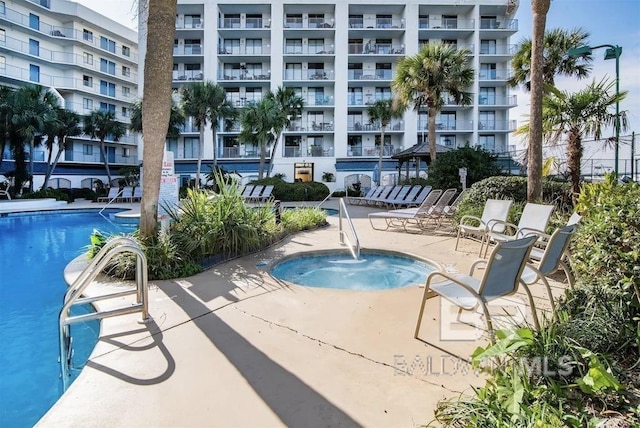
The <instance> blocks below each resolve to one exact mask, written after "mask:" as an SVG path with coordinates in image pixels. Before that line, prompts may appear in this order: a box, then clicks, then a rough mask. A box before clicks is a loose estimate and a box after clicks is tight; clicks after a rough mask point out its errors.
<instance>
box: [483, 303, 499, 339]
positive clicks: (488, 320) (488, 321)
mask: <svg viewBox="0 0 640 428" xmlns="http://www.w3.org/2000/svg"><path fill="white" fill-rule="evenodd" d="M480 306H482V312H484V322H485V323H486V324H487V331H488V332H489V341H490V342H491V344H494V343H495V341H496V334H495V332H494V331H493V323H492V322H491V315H489V308H487V302H486V301H484V299H482V300H480Z"/></svg>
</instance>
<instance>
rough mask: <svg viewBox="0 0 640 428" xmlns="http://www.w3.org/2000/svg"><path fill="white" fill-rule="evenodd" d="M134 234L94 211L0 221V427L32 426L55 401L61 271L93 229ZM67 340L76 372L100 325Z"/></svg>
mask: <svg viewBox="0 0 640 428" xmlns="http://www.w3.org/2000/svg"><path fill="white" fill-rule="evenodd" d="M113 212H114V211H111V212H110V213H113ZM105 213H106V211H105ZM133 228H134V226H132V225H123V224H115V223H114V222H112V221H109V220H107V219H105V218H104V217H102V216H101V215H99V214H98V211H97V210H82V211H54V212H46V213H45V212H39V213H26V214H2V215H1V216H0V343H1V344H2V352H0V366H1V367H2V375H1V376H2V377H1V378H0V426H7V427H30V426H33V425H34V424H35V423H36V422H37V421H38V420H39V419H40V418H41V417H42V416H43V415H44V414H45V413H46V412H47V410H49V408H50V407H51V406H52V405H53V404H54V403H55V402H56V401H57V400H58V398H59V397H60V394H61V390H60V379H59V375H60V366H59V364H58V313H59V311H60V308H61V307H62V299H63V296H64V293H65V291H66V287H67V286H66V283H65V281H64V278H63V271H64V268H65V266H66V265H67V264H68V263H69V262H70V261H71V260H73V259H74V258H75V257H77V256H78V255H80V254H81V253H83V252H84V248H85V247H86V246H87V245H88V244H89V235H90V234H91V232H92V231H93V230H94V229H98V230H100V231H103V232H105V233H117V232H128V231H132V230H133ZM90 310H91V309H90V308H88V307H84V308H79V309H78V312H74V313H81V312H87V311H90ZM72 334H73V344H74V359H73V362H74V366H82V365H83V364H84V362H85V361H86V360H87V358H88V357H89V355H90V353H91V351H92V350H93V347H94V346H95V343H96V341H97V338H98V334H99V322H98V321H93V322H90V323H82V324H78V325H74V326H73V327H72ZM74 372H75V373H74V377H75V376H77V373H78V371H77V370H76V371H74Z"/></svg>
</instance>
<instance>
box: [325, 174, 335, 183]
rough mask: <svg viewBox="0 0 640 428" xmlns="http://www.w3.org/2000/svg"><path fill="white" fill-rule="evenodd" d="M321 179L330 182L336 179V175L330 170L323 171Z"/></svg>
mask: <svg viewBox="0 0 640 428" xmlns="http://www.w3.org/2000/svg"><path fill="white" fill-rule="evenodd" d="M322 181H324V182H325V183H332V182H334V181H336V176H335V175H334V174H333V173H332V172H323V173H322Z"/></svg>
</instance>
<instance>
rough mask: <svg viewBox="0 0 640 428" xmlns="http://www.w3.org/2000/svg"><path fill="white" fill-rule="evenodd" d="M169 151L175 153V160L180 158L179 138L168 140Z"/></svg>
mask: <svg viewBox="0 0 640 428" xmlns="http://www.w3.org/2000/svg"><path fill="white" fill-rule="evenodd" d="M166 147H167V151H168V152H173V156H174V158H176V159H177V158H178V139H177V138H167V146H166Z"/></svg>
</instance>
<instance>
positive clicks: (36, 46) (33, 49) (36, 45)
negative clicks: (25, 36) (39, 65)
mask: <svg viewBox="0 0 640 428" xmlns="http://www.w3.org/2000/svg"><path fill="white" fill-rule="evenodd" d="M29 55H33V56H40V42H39V41H37V40H33V39H29Z"/></svg>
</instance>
